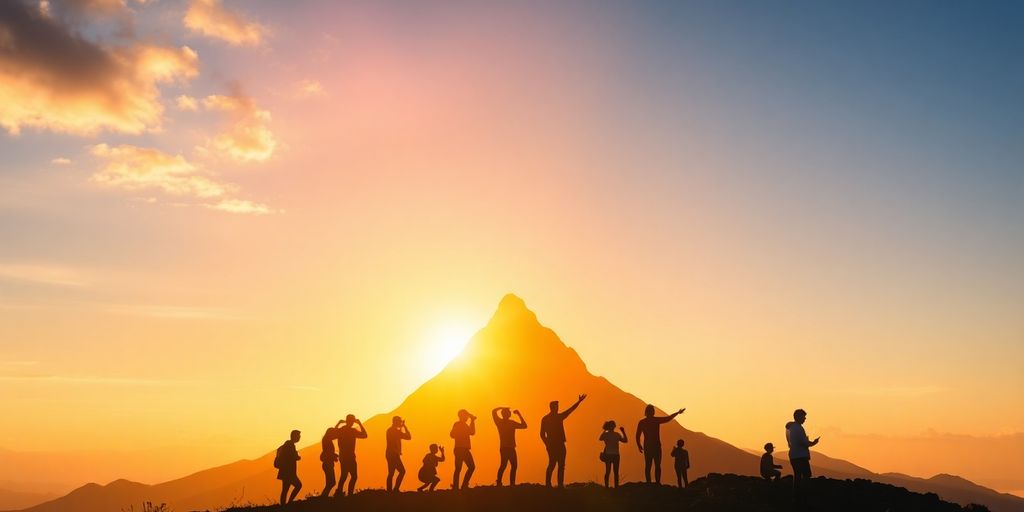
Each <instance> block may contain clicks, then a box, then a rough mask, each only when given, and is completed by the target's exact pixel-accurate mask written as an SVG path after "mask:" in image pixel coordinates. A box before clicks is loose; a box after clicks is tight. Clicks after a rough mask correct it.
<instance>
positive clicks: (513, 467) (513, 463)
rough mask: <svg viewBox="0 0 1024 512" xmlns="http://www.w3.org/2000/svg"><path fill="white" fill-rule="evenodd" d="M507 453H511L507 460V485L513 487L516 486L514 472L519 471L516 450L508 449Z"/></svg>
mask: <svg viewBox="0 0 1024 512" xmlns="http://www.w3.org/2000/svg"><path fill="white" fill-rule="evenodd" d="M509 452H511V453H510V454H509V458H508V464H509V471H508V484H509V485H512V486H515V485H516V471H518V470H519V454H518V453H516V449H515V448H509Z"/></svg>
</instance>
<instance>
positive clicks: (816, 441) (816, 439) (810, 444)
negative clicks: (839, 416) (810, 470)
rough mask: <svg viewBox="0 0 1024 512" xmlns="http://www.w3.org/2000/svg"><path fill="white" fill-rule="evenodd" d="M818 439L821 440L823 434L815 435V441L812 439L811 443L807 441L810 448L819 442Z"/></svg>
mask: <svg viewBox="0 0 1024 512" xmlns="http://www.w3.org/2000/svg"><path fill="white" fill-rule="evenodd" d="M818 441H821V436H818V437H815V438H814V441H810V442H809V443H807V447H808V448H810V447H812V446H814V445H816V444H818Z"/></svg>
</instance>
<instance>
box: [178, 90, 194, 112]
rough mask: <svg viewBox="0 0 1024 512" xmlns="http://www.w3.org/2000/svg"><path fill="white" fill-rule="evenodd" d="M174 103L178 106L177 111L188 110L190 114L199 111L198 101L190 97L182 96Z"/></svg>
mask: <svg viewBox="0 0 1024 512" xmlns="http://www.w3.org/2000/svg"><path fill="white" fill-rule="evenodd" d="M174 102H175V104H176V105H177V106H178V110H188V111H190V112H195V111H196V110H199V101H198V100H196V99H195V98H193V97H192V96H188V95H185V94H182V95H181V96H178V98H177V99H176V100H174Z"/></svg>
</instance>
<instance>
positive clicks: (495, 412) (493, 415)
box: [491, 407, 501, 425]
mask: <svg viewBox="0 0 1024 512" xmlns="http://www.w3.org/2000/svg"><path fill="white" fill-rule="evenodd" d="M500 410H501V407H495V408H494V409H491V419H492V420H494V424H495V425H497V424H498V411H500Z"/></svg>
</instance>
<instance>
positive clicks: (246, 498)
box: [27, 295, 1024, 512]
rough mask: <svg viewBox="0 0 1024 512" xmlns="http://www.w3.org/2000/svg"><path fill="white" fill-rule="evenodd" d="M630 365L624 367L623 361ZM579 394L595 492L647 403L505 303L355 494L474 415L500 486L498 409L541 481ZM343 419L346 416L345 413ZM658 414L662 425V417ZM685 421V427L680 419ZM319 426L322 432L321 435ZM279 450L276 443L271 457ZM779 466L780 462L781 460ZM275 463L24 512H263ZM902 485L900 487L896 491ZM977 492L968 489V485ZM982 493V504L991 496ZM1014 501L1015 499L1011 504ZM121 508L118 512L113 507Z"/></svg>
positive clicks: (1005, 510)
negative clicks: (602, 438)
mask: <svg viewBox="0 0 1024 512" xmlns="http://www.w3.org/2000/svg"><path fill="white" fill-rule="evenodd" d="M623 364H629V362H628V361H624V362H623ZM579 393H586V394H587V395H588V398H587V400H586V401H584V402H583V404H582V405H581V406H580V407H579V409H578V410H577V411H576V412H575V413H574V414H573V415H572V416H571V417H569V418H568V419H567V420H566V422H565V428H566V434H567V437H568V439H569V442H568V445H567V451H568V456H567V464H566V480H567V481H570V482H587V481H600V480H601V479H602V478H603V465H602V464H601V463H600V462H599V461H598V458H597V456H598V453H599V451H600V450H601V444H600V443H599V442H598V435H599V434H600V431H601V429H600V426H601V424H602V423H603V422H604V421H605V420H608V419H614V420H616V421H617V422H618V423H619V424H620V425H622V426H625V427H626V430H627V432H628V435H629V438H630V441H631V442H632V441H634V440H633V431H634V429H635V426H636V421H637V420H638V419H639V418H640V417H641V416H642V414H643V409H644V406H645V405H646V404H645V402H644V401H643V400H641V399H640V398H638V397H636V396H634V395H632V394H630V393H628V392H626V391H624V390H622V389H620V388H618V387H616V386H615V385H614V384H612V383H611V382H609V381H608V380H607V379H605V378H603V377H599V376H595V375H593V374H591V373H590V372H589V371H588V370H587V367H586V364H584V362H583V360H582V359H580V357H579V355H578V354H577V353H576V351H575V350H573V349H572V348H570V347H568V346H566V345H565V344H564V343H562V341H561V340H560V339H559V338H558V336H557V335H556V334H555V333H554V331H552V330H551V329H548V328H547V327H544V326H543V325H541V324H540V323H539V322H538V320H537V317H536V315H535V314H534V313H533V312H532V311H530V310H529V309H528V308H527V307H526V304H525V303H524V302H523V301H522V300H521V299H520V298H518V297H516V296H514V295H507V296H506V297H504V298H503V299H502V300H501V302H500V304H499V305H498V309H497V311H496V312H495V314H494V316H493V317H492V318H491V320H490V321H489V322H488V324H487V325H486V326H485V327H484V328H483V329H481V330H480V331H478V332H477V333H476V334H475V335H474V336H473V338H472V339H471V340H470V341H469V343H468V344H467V345H466V348H465V349H464V350H463V352H462V353H461V354H460V355H459V356H458V357H456V358H455V359H454V360H453V361H451V363H449V364H448V365H447V366H446V367H445V368H444V370H442V371H441V372H440V373H439V374H438V375H436V376H435V377H433V378H432V379H430V380H428V381H427V382H425V383H424V384H423V385H422V386H420V387H419V389H417V390H416V391H414V392H413V393H412V394H410V395H409V396H408V397H407V398H406V399H405V401H404V402H402V403H401V404H400V405H399V406H398V407H397V408H396V409H395V410H393V411H390V412H388V413H386V414H380V415H377V416H374V417H373V418H370V419H369V420H367V421H365V426H366V428H367V430H368V432H369V438H368V439H365V440H362V441H360V442H359V444H358V446H357V453H358V457H359V464H360V468H359V473H360V478H359V486H358V487H359V488H360V489H366V488H373V487H383V484H384V476H385V467H384V456H383V454H384V431H385V430H386V429H387V427H388V426H389V425H390V423H391V417H392V416H394V415H400V416H402V417H403V418H406V419H407V421H408V425H409V429H410V431H411V433H412V436H413V439H412V441H408V442H406V443H405V444H404V447H403V451H404V460H405V464H406V467H407V469H408V474H407V475H406V482H405V485H404V488H405V489H412V488H414V487H415V485H416V472H417V470H418V469H419V461H420V459H421V458H422V456H423V454H424V453H426V451H427V446H428V445H429V444H430V443H435V442H436V443H439V444H442V445H447V446H451V439H450V438H449V436H448V432H449V430H450V429H451V426H452V423H453V422H454V421H455V420H456V411H458V410H459V409H467V410H469V411H470V412H472V413H474V414H476V415H477V416H478V417H479V419H478V422H477V434H476V436H474V438H473V453H474V455H475V458H476V462H477V470H476V474H475V475H474V478H473V482H474V483H475V484H476V485H490V484H493V482H494V478H495V472H496V469H497V463H498V447H497V446H498V438H497V432H496V430H495V428H494V424H493V422H492V421H491V418H490V413H491V409H492V408H494V407H496V406H509V407H512V408H518V409H519V410H520V411H522V413H523V415H524V416H525V418H526V421H527V423H528V424H529V428H528V429H526V430H522V431H519V434H518V445H519V461H520V467H519V481H520V482H541V481H543V476H544V475H543V472H544V466H545V465H546V455H545V452H544V448H543V445H542V444H541V442H540V439H539V437H538V426H539V424H540V419H541V417H542V416H543V415H544V414H546V413H547V409H548V405H547V404H548V402H549V401H551V400H559V401H561V408H562V409H565V408H567V407H568V406H570V405H571V404H572V403H573V402H574V401H575V399H576V395H577V394H579ZM338 412H339V416H341V415H343V414H344V412H345V411H338ZM658 414H659V415H661V414H664V412H662V411H660V410H659V411H658ZM679 420H682V421H683V422H685V420H686V415H685V414H683V415H682V416H680V417H679ZM326 427H327V425H324V426H323V427H322V428H326ZM302 430H303V431H304V435H305V438H304V439H305V441H306V442H312V444H311V445H310V446H307V447H306V448H304V449H302V450H301V451H300V454H301V456H302V460H301V461H300V463H299V475H300V478H302V480H303V482H304V488H303V494H306V493H318V492H319V490H320V488H321V487H322V485H323V473H322V471H321V468H320V462H319V453H320V446H319V442H318V441H319V438H320V435H321V434H322V432H323V430H321V429H315V428H308V427H307V428H303V429H302ZM679 438H682V439H685V440H686V446H687V449H688V450H689V452H690V459H691V464H692V467H691V470H690V477H691V479H694V478H697V477H699V476H701V475H705V474H708V473H735V474H740V475H753V474H756V472H757V471H758V462H759V460H758V456H757V455H754V454H751V453H748V452H746V451H744V450H741V449H739V448H736V447H734V446H732V445H730V444H728V443H725V442H723V441H721V440H718V439H715V438H713V437H710V436H708V435H705V434H703V433H700V432H693V431H690V430H687V429H685V428H684V427H683V426H682V425H681V424H680V423H678V422H675V421H673V422H670V423H667V424H665V425H663V426H662V439H663V440H664V443H665V444H666V445H669V444H670V443H672V442H673V441H674V440H675V439H679ZM281 441H283V438H282V439H280V440H274V443H273V447H274V448H276V446H277V444H279V443H280V442H281ZM633 446H634V444H629V445H627V448H626V449H624V451H623V457H622V468H621V473H622V475H623V479H624V481H636V480H637V479H640V478H642V463H643V461H642V458H641V457H640V456H639V454H637V452H636V450H635V448H633ZM665 455H666V456H665V461H664V463H663V466H664V468H665V471H664V474H665V478H664V480H665V481H666V482H667V481H669V480H671V479H672V469H671V459H670V458H669V457H668V456H667V453H666V454H665ZM780 459H781V457H780ZM272 460H273V453H268V454H266V455H264V456H262V457H260V458H258V459H255V460H244V461H238V462H235V463H232V464H228V465H226V466H221V467H218V468H213V469H209V470H206V471H202V472H199V473H196V474H194V475H190V476H187V477H185V478H181V479H178V480H173V481H170V482H165V483H162V484H157V485H154V486H143V485H142V484H134V483H129V482H123V481H118V482H114V483H112V484H109V485H107V486H102V487H101V486H96V485H95V484H92V485H91V486H86V487H83V488H80V489H78V490H76V491H74V492H72V493H71V494H69V495H67V496H64V497H62V498H59V499H56V500H53V501H50V502H47V503H44V504H41V505H38V506H35V507H31V508H29V509H27V510H28V511H31V512H87V511H89V512H91V511H93V510H100V509H101V508H105V509H108V510H117V509H118V508H123V507H128V506H130V505H132V504H135V505H136V506H138V505H139V504H140V503H141V502H142V501H152V502H154V503H163V502H166V503H168V504H170V505H171V506H172V508H174V509H175V510H192V509H203V508H219V507H223V506H226V505H229V504H242V503H257V504H258V503H268V502H273V501H275V499H276V496H277V494H278V493H279V492H280V487H279V485H280V483H279V481H278V480H276V479H275V470H274V469H273V467H272ZM814 462H815V464H816V465H817V471H818V473H819V474H825V475H832V476H835V477H837V478H871V479H875V480H880V481H885V479H890V480H893V481H901V482H902V481H904V480H905V481H906V484H902V483H899V484H896V485H908V486H909V485H913V486H914V487H913V488H914V489H915V490H916V489H922V490H923V491H927V492H932V491H934V492H937V493H938V494H939V495H940V496H948V499H950V500H955V501H957V502H960V503H966V502H971V501H973V502H978V503H981V504H986V505H990V506H991V508H992V509H993V511H995V512H1018V511H1024V499H1020V498H1014V500H1015V501H1014V500H1009V499H1003V498H1002V496H1004V495H999V494H998V493H994V491H990V490H988V489H985V488H982V487H980V486H974V487H970V486H965V485H952V484H951V483H950V482H947V481H946V480H943V479H940V480H939V481H931V480H923V479H911V478H910V477H906V478H902V477H895V476H890V477H887V476H885V475H875V474H873V473H871V472H869V471H867V470H865V469H863V468H859V467H857V466H854V465H852V464H849V463H845V462H842V461H836V460H834V459H827V458H825V457H815V459H814ZM451 471H452V462H451V460H450V459H449V461H448V462H445V463H442V465H441V466H440V468H439V474H440V476H441V477H442V486H447V485H449V483H450V482H451ZM901 478H902V479H901ZM971 485H973V484H971ZM986 491H987V492H986ZM1005 496H1008V495H1005ZM114 505H117V506H114Z"/></svg>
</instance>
